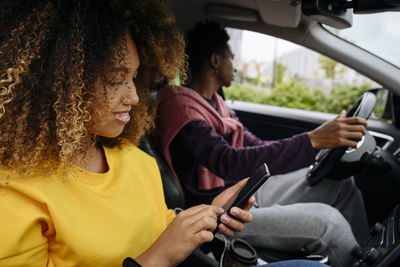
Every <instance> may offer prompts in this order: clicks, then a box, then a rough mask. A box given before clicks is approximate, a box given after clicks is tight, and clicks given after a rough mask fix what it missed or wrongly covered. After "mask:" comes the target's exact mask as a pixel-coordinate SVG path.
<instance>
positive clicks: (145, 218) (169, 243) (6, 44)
mask: <svg viewBox="0 0 400 267" xmlns="http://www.w3.org/2000/svg"><path fill="white" fill-rule="evenodd" d="M0 20H1V23H0V25H1V26H0V47H1V48H0V127H1V131H0V214H1V220H0V240H1V242H0V266H3V267H4V266H78V265H79V266H121V264H122V262H123V260H124V259H125V258H127V257H131V258H134V259H136V261H137V262H138V263H140V264H143V265H145V266H155V265H156V266H172V265H176V264H177V263H179V262H181V261H182V260H183V259H185V258H186V257H187V256H188V255H189V254H190V253H191V252H192V251H193V250H194V249H195V248H196V247H197V246H199V245H200V244H202V243H204V242H207V241H210V240H211V239H212V238H213V234H212V231H213V229H215V228H216V227H217V216H218V215H220V214H221V213H222V212H223V210H222V209H221V208H219V207H218V206H220V204H221V203H224V202H225V200H226V199H227V198H229V197H231V196H232V194H233V193H235V192H237V190H239V188H240V187H241V186H243V183H242V184H237V185H235V186H233V187H232V188H231V189H229V190H227V191H225V192H224V193H222V194H221V195H220V196H218V197H217V198H216V199H215V201H214V202H213V205H201V206H197V207H194V208H191V209H188V210H185V211H183V212H181V213H180V214H179V215H177V216H175V214H174V213H173V211H172V210H168V209H167V207H166V204H165V201H164V194H163V191H162V184H161V179H160V174H159V171H158V168H157V165H156V162H155V160H154V159H153V158H151V157H150V156H148V155H147V154H145V153H144V152H142V151H141V150H140V149H138V148H137V147H136V145H137V143H138V140H139V139H140V137H141V136H142V134H143V133H144V132H145V131H146V130H148V129H150V128H151V126H152V119H153V114H154V108H153V103H152V102H151V101H150V97H149V95H150V92H151V91H152V90H154V89H155V88H157V87H158V85H159V84H160V83H163V84H164V83H166V82H169V81H170V80H172V79H173V78H174V77H176V76H177V75H179V73H181V72H182V71H183V70H184V68H185V54H184V41H183V38H182V36H181V34H180V33H179V31H178V30H177V28H176V26H175V21H174V18H173V16H172V15H171V14H170V13H169V12H168V11H167V10H166V7H165V5H164V4H163V3H162V2H160V1H159V0H146V1H144V0H135V1H128V0H69V1H64V0H47V1H45V0H43V1H41V0H32V1H24V0H7V1H6V0H3V1H1V2H0ZM251 201H252V200H250V201H249V203H248V205H247V206H246V208H244V209H238V210H237V213H236V215H235V218H231V219H230V220H229V222H226V223H224V224H220V226H219V230H220V232H222V233H224V234H227V235H232V234H233V233H234V231H237V230H240V229H242V228H243V224H244V223H246V222H248V221H250V220H251V215H250V213H248V211H247V210H248V208H249V207H250V205H251Z"/></svg>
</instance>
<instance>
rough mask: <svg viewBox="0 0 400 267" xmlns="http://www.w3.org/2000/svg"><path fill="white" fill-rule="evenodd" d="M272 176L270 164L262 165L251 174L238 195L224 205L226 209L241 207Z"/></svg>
mask: <svg viewBox="0 0 400 267" xmlns="http://www.w3.org/2000/svg"><path fill="white" fill-rule="evenodd" d="M269 177H270V173H269V170H268V166H267V164H266V163H264V164H263V165H261V166H260V167H259V168H257V170H256V171H255V172H254V173H253V174H252V175H251V176H250V178H249V180H247V183H246V184H245V185H244V186H243V188H242V189H241V190H240V191H239V193H238V194H237V195H234V196H233V197H232V198H231V199H229V201H227V202H226V203H225V205H224V206H223V207H222V208H224V210H226V211H229V210H230V209H231V208H232V207H239V208H241V207H242V206H243V205H244V204H245V203H246V202H247V200H248V199H249V198H250V197H251V196H252V195H253V194H254V193H255V192H256V191H257V190H258V189H259V188H260V187H261V185H263V184H264V183H265V182H266V181H267V179H268V178H269Z"/></svg>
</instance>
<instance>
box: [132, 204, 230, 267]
mask: <svg viewBox="0 0 400 267" xmlns="http://www.w3.org/2000/svg"><path fill="white" fill-rule="evenodd" d="M223 212H224V210H223V209H222V208H219V207H216V206H210V205H199V206H195V207H192V208H190V209H187V210H184V211H182V212H180V213H179V214H178V215H177V216H176V218H175V219H174V220H173V221H172V222H171V224H170V225H169V226H168V227H167V228H166V229H165V231H164V232H163V233H162V234H161V235H160V237H159V238H158V239H157V240H156V241H155V242H154V243H153V244H152V245H151V247H150V248H149V249H147V250H146V251H145V252H144V253H143V254H142V255H140V256H139V257H137V258H136V261H137V262H138V263H139V264H141V265H143V266H175V265H177V264H178V263H180V262H181V261H183V260H184V259H185V258H186V257H187V256H189V254H190V253H192V251H193V250H195V249H196V248H197V247H198V246H199V245H201V244H203V243H205V242H210V241H211V240H212V239H213V238H214V235H213V233H212V232H213V230H214V229H215V228H216V227H217V217H218V216H220V215H221V214H222V213H223Z"/></svg>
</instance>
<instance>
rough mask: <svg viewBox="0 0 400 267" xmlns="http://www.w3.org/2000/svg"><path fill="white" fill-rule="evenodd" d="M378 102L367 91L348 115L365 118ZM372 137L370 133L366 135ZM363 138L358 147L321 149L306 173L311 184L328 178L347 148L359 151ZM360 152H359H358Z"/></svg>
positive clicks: (351, 150) (373, 95) (350, 150)
mask: <svg viewBox="0 0 400 267" xmlns="http://www.w3.org/2000/svg"><path fill="white" fill-rule="evenodd" d="M375 103H376V96H375V94H373V93H371V92H366V93H364V94H363V95H362V97H361V98H360V99H359V100H358V101H357V103H356V104H355V105H354V106H353V107H352V108H351V109H350V111H349V112H348V114H347V116H348V117H360V118H363V119H365V120H367V119H368V118H369V116H370V115H371V113H372V111H373V109H374V106H375ZM364 137H367V138H372V139H373V137H371V136H370V135H368V133H367V134H366V135H365V136H364ZM364 137H363V139H362V140H361V141H360V142H359V144H358V145H357V148H356V149H353V148H348V147H337V148H332V149H321V150H320V151H319V152H318V154H317V155H316V157H315V163H314V164H313V165H311V166H310V169H309V170H308V172H307V174H306V178H307V182H308V184H309V185H310V186H314V185H317V184H318V183H319V182H321V180H322V179H324V178H326V177H327V175H328V174H329V173H330V171H331V170H332V169H333V167H334V166H335V165H336V164H337V163H338V162H339V160H340V159H341V158H342V156H343V155H344V154H345V152H346V150H348V151H349V152H354V151H355V152H357V150H359V149H360V146H361V145H362V143H363V140H364ZM358 154H359V153H358Z"/></svg>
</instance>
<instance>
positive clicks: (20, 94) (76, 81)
mask: <svg viewBox="0 0 400 267" xmlns="http://www.w3.org/2000/svg"><path fill="white" fill-rule="evenodd" d="M0 10H1V11H0V22H1V26H0V42H1V45H0V127H1V131H0V165H1V167H2V168H11V169H13V170H16V171H17V172H20V173H25V174H27V173H28V172H30V171H32V170H37V169H40V168H39V166H43V164H45V166H47V167H48V169H51V170H56V169H57V168H58V167H59V166H60V164H67V165H70V164H72V163H73V162H74V161H75V160H76V157H77V154H79V153H77V152H84V151H85V149H86V147H87V145H88V141H87V140H89V143H90V142H93V143H95V144H101V145H106V146H118V145H119V146H121V144H122V142H123V141H121V140H122V138H114V139H106V138H99V137H96V136H90V134H89V133H88V132H87V129H86V128H87V127H85V126H86V125H87V124H88V123H90V121H91V119H92V117H93V114H94V112H95V107H93V103H94V99H95V98H94V97H95V87H94V84H95V80H96V79H97V78H98V77H99V76H101V75H104V74H103V72H104V66H106V64H110V61H112V62H113V61H119V60H123V57H124V55H125V54H126V42H125V43H124V40H126V39H125V38H124V37H125V36H126V33H127V31H129V32H130V34H131V36H132V38H133V40H134V41H135V43H136V45H137V48H138V52H139V57H140V61H141V65H140V68H139V70H138V75H137V79H136V80H135V84H136V90H137V94H138V96H139V98H140V101H139V104H138V105H135V106H134V107H133V108H132V111H131V114H130V115H131V118H132V119H131V121H130V123H128V124H127V125H126V127H125V129H124V131H123V133H122V134H121V136H120V137H123V139H127V140H129V141H130V142H132V143H134V144H137V143H138V141H139V139H140V137H141V135H142V134H143V133H144V132H145V131H146V130H147V129H149V128H150V127H151V126H152V124H153V122H152V121H153V117H154V114H155V107H154V105H153V103H152V101H151V99H150V97H149V95H150V92H151V91H152V90H156V88H158V87H159V84H162V83H166V82H169V81H171V80H172V79H174V78H175V77H177V76H178V75H179V73H182V72H184V71H185V66H186V63H185V53H184V49H185V48H184V47H185V43H184V40H183V37H182V35H181V33H180V32H179V31H178V29H177V28H176V26H175V19H174V17H173V16H172V15H171V14H170V13H169V12H168V10H167V9H166V5H165V4H164V3H163V2H161V1H160V0H135V1H132V0H68V1H65V0H31V1H24V0H5V1H1V3H0ZM104 93H105V94H106V92H104ZM47 167H46V168H47Z"/></svg>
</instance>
